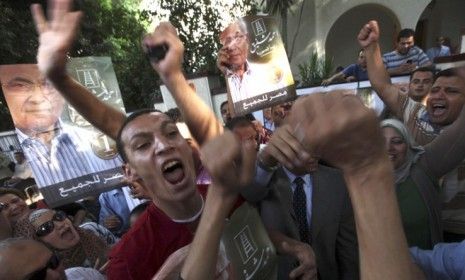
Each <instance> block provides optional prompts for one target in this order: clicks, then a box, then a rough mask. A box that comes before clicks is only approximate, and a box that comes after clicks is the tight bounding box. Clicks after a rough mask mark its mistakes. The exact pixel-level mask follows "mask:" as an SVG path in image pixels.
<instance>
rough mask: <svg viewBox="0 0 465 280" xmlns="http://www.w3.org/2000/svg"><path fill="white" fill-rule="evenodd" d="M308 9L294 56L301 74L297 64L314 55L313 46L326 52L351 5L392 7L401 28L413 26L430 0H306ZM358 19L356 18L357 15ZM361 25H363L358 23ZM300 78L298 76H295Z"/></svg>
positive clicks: (293, 23) (292, 26) (292, 25)
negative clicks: (333, 29)
mask: <svg viewBox="0 0 465 280" xmlns="http://www.w3.org/2000/svg"><path fill="white" fill-rule="evenodd" d="M303 1H305V2H304V5H305V6H304V7H305V12H304V16H303V17H302V18H303V21H302V23H301V24H302V26H301V27H300V32H299V36H298V39H297V41H296V42H297V43H296V49H295V55H294V56H293V57H292V60H291V67H292V70H293V73H294V74H297V73H298V71H297V70H298V69H297V65H298V64H299V63H302V62H303V61H306V60H307V59H308V56H309V55H310V54H311V51H312V49H314V48H316V49H317V50H320V51H321V53H323V51H324V47H325V44H326V39H327V37H328V33H329V31H330V29H331V27H332V26H333V24H334V23H335V22H336V20H337V19H338V18H339V17H341V16H342V15H343V14H344V13H346V12H347V11H349V10H350V9H352V8H355V7H357V6H360V5H363V4H377V5H379V6H382V7H386V9H388V8H387V7H389V9H390V10H391V11H392V14H393V15H395V17H396V19H395V20H394V22H396V21H397V22H399V24H400V27H401V28H406V27H410V28H414V27H415V25H416V23H417V22H418V19H419V18H420V15H421V14H422V12H423V10H424V9H425V7H426V6H427V5H428V3H429V2H430V0H410V1H407V0H374V1H367V0H350V1H349V0H303ZM302 3H303V2H302V1H299V2H298V3H297V4H296V5H295V7H294V8H293V10H295V12H294V14H289V23H288V26H289V31H288V33H289V34H293V30H296V27H297V23H298V9H299V7H300V6H301V5H302ZM354 22H355V18H354ZM352 25H355V23H351V26H350V28H353V26H352ZM357 25H358V26H359V27H360V24H359V23H357ZM345 43H346V42H344V41H342V40H341V41H340V44H341V46H344V44H345ZM353 58H354V54H353V53H352V52H350V55H349V52H348V54H347V55H345V56H341V58H340V59H341V60H343V61H353ZM296 78H297V77H296Z"/></svg>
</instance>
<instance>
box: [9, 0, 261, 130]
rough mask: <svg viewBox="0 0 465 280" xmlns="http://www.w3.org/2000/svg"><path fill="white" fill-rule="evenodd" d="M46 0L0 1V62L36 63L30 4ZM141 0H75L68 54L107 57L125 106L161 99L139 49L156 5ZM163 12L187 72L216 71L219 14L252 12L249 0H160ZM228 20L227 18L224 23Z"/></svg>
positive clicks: (130, 107)
mask: <svg viewBox="0 0 465 280" xmlns="http://www.w3.org/2000/svg"><path fill="white" fill-rule="evenodd" d="M33 2H39V3H40V4H42V5H43V6H44V8H45V7H46V2H47V1H46V0H15V1H0V10H1V11H2V16H1V17H0V34H2V40H0V64H17V63H36V52H37V46H38V43H37V34H36V31H35V28H34V25H33V21H32V17H31V14H30V11H29V7H30V5H31V4H32V3H33ZM140 2H141V1H140V0H98V1H95V0H75V8H76V9H79V10H82V11H83V13H84V18H83V19H82V22H81V29H80V34H79V36H78V38H77V41H76V43H75V45H74V48H73V50H72V51H71V52H70V56H71V57H83V56H109V57H111V59H112V62H113V67H114V69H115V73H116V77H117V79H118V83H119V86H120V89H121V94H122V97H123V100H124V104H125V107H126V110H127V111H133V110H135V109H138V108H143V107H152V106H153V103H154V100H155V99H161V93H160V91H159V86H160V79H159V78H158V76H157V75H156V73H155V72H154V70H153V69H152V67H151V66H150V64H149V61H148V59H147V58H146V57H145V55H144V54H143V52H142V48H141V45H140V43H141V39H142V37H143V35H144V34H146V33H147V27H148V26H149V24H150V22H151V20H152V18H151V17H150V16H156V17H159V16H163V14H162V13H161V12H160V10H155V11H152V12H149V11H147V10H140V9H139V3H140ZM160 3H161V6H162V8H163V9H162V10H163V13H165V14H169V20H170V21H171V22H172V23H173V25H174V26H175V27H176V28H177V29H178V32H179V35H180V38H181V40H182V41H183V43H184V44H185V48H186V54H185V59H184V61H185V62H184V66H185V70H186V72H187V73H201V74H202V73H203V74H205V73H218V72H217V70H216V52H217V50H218V49H219V45H218V44H219V42H218V34H219V32H220V31H221V30H222V29H223V28H224V27H225V26H224V23H223V22H222V19H223V18H225V17H226V18H227V17H229V18H231V19H233V18H235V17H238V16H241V15H245V14H246V13H253V12H254V11H256V8H255V6H254V4H253V3H254V1H253V0H232V1H228V2H227V3H223V1H220V0H198V1H195V0H177V1H172V0H161V1H160ZM228 23H229V22H228ZM0 117H1V119H2V122H0V130H9V129H13V124H12V121H11V117H10V116H9V112H8V109H7V108H6V103H5V100H4V99H3V94H2V95H1V98H0Z"/></svg>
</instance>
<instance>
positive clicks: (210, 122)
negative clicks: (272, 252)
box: [163, 71, 223, 145]
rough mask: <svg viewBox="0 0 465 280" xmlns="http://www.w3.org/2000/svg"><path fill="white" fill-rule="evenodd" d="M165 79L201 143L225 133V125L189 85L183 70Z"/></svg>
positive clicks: (189, 125)
mask: <svg viewBox="0 0 465 280" xmlns="http://www.w3.org/2000/svg"><path fill="white" fill-rule="evenodd" d="M163 81H164V82H165V85H166V87H167V88H168V90H169V91H170V93H171V95H172V96H173V98H174V100H175V102H176V105H178V108H179V110H180V111H181V113H182V115H183V117H184V120H185V122H186V124H187V126H188V127H189V130H190V131H191V133H192V134H193V136H194V138H195V140H196V141H197V142H198V143H199V145H202V144H203V143H205V142H206V141H208V140H209V139H212V138H213V137H215V136H218V135H220V134H222V133H223V126H222V125H221V123H220V122H219V121H218V119H217V118H216V116H215V114H214V113H213V111H212V109H211V108H210V107H208V106H207V105H206V104H205V103H204V102H203V101H202V99H200V97H199V96H198V95H197V94H196V92H195V91H194V90H193V89H192V88H191V87H190V86H189V84H188V83H187V80H186V79H185V77H184V75H183V74H182V72H180V71H179V72H177V73H175V74H172V75H170V76H169V77H164V78H163Z"/></svg>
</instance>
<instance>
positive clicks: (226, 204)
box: [181, 185, 237, 280]
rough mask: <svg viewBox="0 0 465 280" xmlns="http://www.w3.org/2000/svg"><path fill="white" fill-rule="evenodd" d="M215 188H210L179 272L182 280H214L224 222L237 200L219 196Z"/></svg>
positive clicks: (231, 196) (232, 196) (231, 197)
mask: <svg viewBox="0 0 465 280" xmlns="http://www.w3.org/2000/svg"><path fill="white" fill-rule="evenodd" d="M214 188H217V186H214V185H212V186H210V188H209V191H208V195H207V199H206V202H205V209H204V211H203V214H202V218H201V219H200V223H199V226H198V227H197V231H196V233H195V237H194V241H193V242H192V244H191V247H190V249H189V254H188V256H187V259H186V261H185V263H184V266H183V268H182V271H181V277H182V278H183V279H189V280H194V279H199V280H201V279H214V278H215V274H216V263H217V260H218V251H219V244H220V239H221V235H222V232H223V227H224V221H225V218H226V217H227V215H228V213H229V211H230V210H231V208H232V206H233V205H234V202H235V200H236V198H237V196H236V195H230V196H228V197H225V196H222V195H219V194H218V192H217V190H215V189H214Z"/></svg>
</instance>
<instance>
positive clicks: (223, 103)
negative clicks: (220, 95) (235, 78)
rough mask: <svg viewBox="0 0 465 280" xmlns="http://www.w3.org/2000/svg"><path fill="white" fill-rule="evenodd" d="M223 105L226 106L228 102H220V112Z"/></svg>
mask: <svg viewBox="0 0 465 280" xmlns="http://www.w3.org/2000/svg"><path fill="white" fill-rule="evenodd" d="M225 104H228V100H226V101H223V102H221V105H220V110H221V108H223V106H224V105H225Z"/></svg>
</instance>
